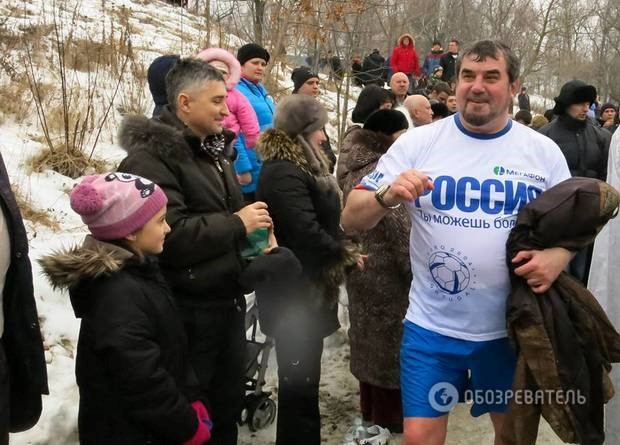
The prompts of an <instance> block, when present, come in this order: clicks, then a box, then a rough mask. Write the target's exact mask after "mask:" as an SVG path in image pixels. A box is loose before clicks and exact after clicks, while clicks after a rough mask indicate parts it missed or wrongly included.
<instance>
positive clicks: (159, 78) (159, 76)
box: [147, 55, 181, 106]
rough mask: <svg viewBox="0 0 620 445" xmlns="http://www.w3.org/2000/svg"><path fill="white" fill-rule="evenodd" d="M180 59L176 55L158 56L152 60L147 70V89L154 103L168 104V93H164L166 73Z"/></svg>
mask: <svg viewBox="0 0 620 445" xmlns="http://www.w3.org/2000/svg"><path fill="white" fill-rule="evenodd" d="M180 59H181V57H180V56H178V55H169V56H159V57H158V58H157V59H155V60H153V63H151V66H149V69H148V72H147V80H148V83H149V90H151V95H152V96H153V102H155V105H159V106H162V105H168V95H167V93H166V74H168V72H169V71H170V70H171V69H172V67H173V66H174V65H175V64H176V63H177V62H178V61H179V60H180Z"/></svg>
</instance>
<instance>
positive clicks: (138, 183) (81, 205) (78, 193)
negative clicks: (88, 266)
mask: <svg viewBox="0 0 620 445" xmlns="http://www.w3.org/2000/svg"><path fill="white" fill-rule="evenodd" d="M70 201H71V208H72V209H73V210H75V212H76V213H77V214H78V215H80V216H81V217H82V221H84V224H86V225H87V226H88V229H89V230H90V233H91V234H92V235H93V237H94V238H96V239H98V240H100V241H109V240H116V239H123V238H125V237H126V236H128V235H131V234H132V233H135V232H136V231H137V230H138V229H140V228H141V227H142V226H144V225H145V224H146V223H147V222H149V220H150V219H151V218H153V216H155V215H156V214H157V212H159V211H160V210H161V209H162V208H163V207H164V206H165V205H166V203H167V202H168V199H167V198H166V195H165V194H164V192H163V191H162V189H161V188H159V187H158V186H157V184H155V183H154V182H152V181H149V180H148V179H144V178H141V177H140V176H136V175H131V174H129V173H104V174H101V175H92V176H86V177H85V178H84V179H83V180H82V182H80V183H79V184H78V185H77V186H76V187H75V188H74V189H73V191H72V192H71V198H70Z"/></svg>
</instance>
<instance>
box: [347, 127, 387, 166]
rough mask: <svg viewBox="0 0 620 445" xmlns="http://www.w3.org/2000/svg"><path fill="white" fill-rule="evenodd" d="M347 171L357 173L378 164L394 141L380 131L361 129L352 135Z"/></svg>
mask: <svg viewBox="0 0 620 445" xmlns="http://www.w3.org/2000/svg"><path fill="white" fill-rule="evenodd" d="M349 142H350V144H349V156H348V157H347V160H346V163H347V169H348V170H349V171H357V170H359V169H361V168H364V167H365V166H367V165H368V164H371V163H373V162H377V161H378V160H379V158H380V157H381V156H382V155H383V154H385V152H387V151H388V149H389V148H390V146H391V145H392V144H393V143H394V140H393V139H392V138H391V137H390V136H388V135H387V134H384V133H380V132H378V131H370V130H364V129H359V130H358V131H354V132H352V133H351V135H350V140H349Z"/></svg>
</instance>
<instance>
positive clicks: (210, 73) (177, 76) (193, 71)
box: [166, 57, 224, 110]
mask: <svg viewBox="0 0 620 445" xmlns="http://www.w3.org/2000/svg"><path fill="white" fill-rule="evenodd" d="M209 80H218V81H220V82H224V77H223V76H222V73H221V72H219V71H218V70H217V69H215V68H213V67H212V66H211V65H209V64H208V63H206V62H204V61H203V60H200V59H194V58H191V57H188V58H185V59H181V60H179V61H178V62H177V63H176V64H175V65H174V66H173V67H172V69H171V70H170V71H169V72H168V74H166V94H167V96H168V104H169V106H170V108H171V109H172V110H176V107H177V100H178V98H179V94H181V92H183V91H189V90H192V89H194V88H196V87H198V86H200V84H202V83H204V82H207V81H209Z"/></svg>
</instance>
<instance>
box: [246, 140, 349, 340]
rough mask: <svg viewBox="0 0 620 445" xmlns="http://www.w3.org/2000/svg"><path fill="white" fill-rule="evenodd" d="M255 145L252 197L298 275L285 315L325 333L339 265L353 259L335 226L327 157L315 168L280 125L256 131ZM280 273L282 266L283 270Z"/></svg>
mask: <svg viewBox="0 0 620 445" xmlns="http://www.w3.org/2000/svg"><path fill="white" fill-rule="evenodd" d="M257 150H258V151H259V153H260V155H261V156H262V157H263V159H264V160H265V163H264V164H263V171H262V174H261V177H260V179H259V183H258V188H257V193H256V199H258V200H260V201H264V202H266V203H267V205H268V206H269V214H270V215H271V217H272V219H273V222H274V226H275V235H276V238H277V240H278V243H279V244H280V245H281V246H283V247H287V248H288V249H290V250H291V251H292V252H293V253H294V254H295V256H296V257H297V258H298V259H299V261H300V262H301V265H302V267H303V273H302V278H301V279H300V280H299V282H298V284H297V285H296V286H295V289H293V290H292V292H291V298H292V299H295V303H294V304H292V305H291V312H290V313H289V316H288V319H289V320H294V321H295V323H291V325H293V326H294V325H295V324H296V325H297V326H298V329H303V330H304V331H308V332H314V333H316V335H321V336H327V335H329V334H331V333H332V332H334V331H335V330H336V329H338V326H339V324H338V318H337V303H338V294H339V286H340V285H341V284H342V283H343V282H344V268H345V267H346V266H350V265H351V263H352V262H353V263H354V260H353V261H352V260H351V258H352V257H351V256H349V255H348V254H347V253H348V251H347V249H346V248H345V242H344V234H343V232H342V230H341V229H340V211H341V204H340V196H339V190H338V187H337V185H336V184H335V181H334V180H333V177H332V176H331V175H329V174H328V173H327V160H326V159H325V158H324V157H323V156H322V153H321V152H314V151H313V152H312V154H311V156H316V157H317V158H318V160H319V162H320V165H321V172H316V171H315V170H314V167H313V166H312V161H310V160H308V158H307V156H308V154H306V152H307V150H313V149H311V148H309V147H306V149H304V148H302V146H301V145H300V143H299V142H298V141H293V140H292V139H291V138H290V137H289V136H287V135H286V134H285V133H284V132H282V131H280V130H275V129H271V130H269V131H267V132H266V133H264V134H263V135H261V137H260V138H259V142H258V144H257ZM283 272H284V271H283Z"/></svg>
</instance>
